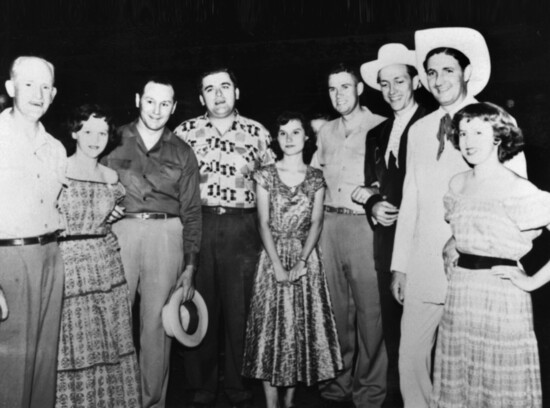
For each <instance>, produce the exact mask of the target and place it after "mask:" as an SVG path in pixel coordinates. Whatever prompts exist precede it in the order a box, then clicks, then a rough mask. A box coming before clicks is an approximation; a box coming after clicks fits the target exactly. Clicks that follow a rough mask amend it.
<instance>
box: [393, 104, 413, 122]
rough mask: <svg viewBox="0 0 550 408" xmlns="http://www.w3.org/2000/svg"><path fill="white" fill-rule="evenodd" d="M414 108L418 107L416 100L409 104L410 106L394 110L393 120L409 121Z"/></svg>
mask: <svg viewBox="0 0 550 408" xmlns="http://www.w3.org/2000/svg"><path fill="white" fill-rule="evenodd" d="M416 108H418V103H416V101H415V102H414V103H412V104H411V106H409V107H407V108H405V109H403V110H401V111H399V112H394V113H393V114H394V116H395V120H396V121H397V122H403V121H407V122H408V121H409V120H410V119H411V118H412V116H413V115H414V112H416Z"/></svg>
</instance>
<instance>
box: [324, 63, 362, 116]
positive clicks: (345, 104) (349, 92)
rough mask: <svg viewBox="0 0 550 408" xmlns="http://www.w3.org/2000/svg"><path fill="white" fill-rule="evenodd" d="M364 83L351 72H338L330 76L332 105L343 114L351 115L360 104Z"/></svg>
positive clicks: (329, 88)
mask: <svg viewBox="0 0 550 408" xmlns="http://www.w3.org/2000/svg"><path fill="white" fill-rule="evenodd" d="M362 93H363V83H362V82H358V81H357V80H356V79H355V78H354V77H353V75H352V74H350V73H349V72H338V73H337V74H332V75H330V76H329V78H328V94H329V96H330V101H331V102H332V107H333V108H334V109H335V110H336V111H337V112H338V113H339V114H340V115H342V116H346V115H349V114H350V113H352V112H353V111H354V110H355V109H357V108H358V106H359V96H360V95H361V94H362Z"/></svg>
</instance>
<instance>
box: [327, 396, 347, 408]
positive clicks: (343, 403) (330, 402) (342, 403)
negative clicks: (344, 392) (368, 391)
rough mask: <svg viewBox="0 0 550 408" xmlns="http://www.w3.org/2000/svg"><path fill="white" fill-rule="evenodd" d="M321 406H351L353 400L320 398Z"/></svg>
mask: <svg viewBox="0 0 550 408" xmlns="http://www.w3.org/2000/svg"><path fill="white" fill-rule="evenodd" d="M321 407H322V408H353V407H354V405H353V402H351V401H337V400H331V399H326V398H321Z"/></svg>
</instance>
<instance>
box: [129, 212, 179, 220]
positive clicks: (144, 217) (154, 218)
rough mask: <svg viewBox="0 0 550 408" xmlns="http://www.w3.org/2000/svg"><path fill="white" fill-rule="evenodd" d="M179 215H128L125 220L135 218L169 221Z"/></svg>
mask: <svg viewBox="0 0 550 408" xmlns="http://www.w3.org/2000/svg"><path fill="white" fill-rule="evenodd" d="M176 217H177V215H173V214H166V213H163V212H140V213H126V216H125V218H133V219H138V220H167V219H168V218H176Z"/></svg>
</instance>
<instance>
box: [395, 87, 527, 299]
mask: <svg viewBox="0 0 550 408" xmlns="http://www.w3.org/2000/svg"><path fill="white" fill-rule="evenodd" d="M476 102H477V101H476V100H475V99H474V98H473V97H467V98H466V99H465V100H464V101H463V102H462V103H461V104H460V106H457V107H456V108H455V109H454V110H453V111H452V112H447V111H445V110H443V109H442V108H441V107H440V108H439V109H438V110H436V111H434V112H432V113H431V114H429V115H427V116H425V117H424V118H422V119H420V120H418V121H417V122H415V123H414V124H413V125H412V127H411V129H410V131H409V139H408V143H407V173H406V175H405V182H404V185H403V200H402V201H401V207H400V210H399V216H398V220H397V229H396V233H395V241H394V249H393V255H392V265H391V269H392V270H395V271H399V272H402V273H406V274H407V294H406V295H407V296H410V297H412V298H414V299H417V300H420V301H425V302H430V303H443V302H444V301H445V294H446V288H447V279H446V277H445V273H444V267H443V257H442V251H443V247H444V245H445V243H446V242H447V241H448V240H449V238H450V237H451V229H450V227H449V225H448V224H447V223H446V222H445V218H444V207H443V196H444V195H445V193H446V192H447V190H448V189H449V182H450V180H451V178H452V177H453V176H454V175H456V174H458V173H460V172H464V171H466V170H468V169H469V168H470V167H469V166H468V164H467V163H466V161H465V160H464V159H463V157H462V155H461V153H460V151H459V150H458V149H456V148H455V147H454V145H453V144H452V142H451V141H450V140H448V139H447V138H445V148H444V150H443V153H442V155H441V157H440V158H439V160H438V159H437V151H438V148H439V141H438V139H437V133H438V130H439V123H440V121H441V118H442V117H443V116H444V115H445V114H447V113H449V114H450V116H451V117H452V116H454V114H455V113H456V112H458V110H459V109H462V108H463V107H465V106H466V105H469V104H471V103H476ZM505 165H506V166H507V167H509V168H512V169H513V170H514V171H516V173H518V174H519V175H521V176H526V170H525V157H524V155H523V154H520V155H518V156H516V157H515V158H514V159H512V160H511V161H509V162H506V163H505Z"/></svg>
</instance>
